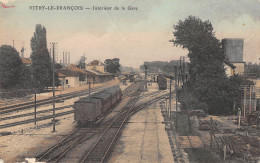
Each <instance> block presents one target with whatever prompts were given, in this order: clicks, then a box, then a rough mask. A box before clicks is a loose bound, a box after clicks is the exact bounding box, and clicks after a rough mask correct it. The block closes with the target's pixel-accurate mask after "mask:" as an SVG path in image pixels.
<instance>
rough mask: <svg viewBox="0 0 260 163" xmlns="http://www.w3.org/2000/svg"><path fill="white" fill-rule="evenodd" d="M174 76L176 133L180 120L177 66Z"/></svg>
mask: <svg viewBox="0 0 260 163" xmlns="http://www.w3.org/2000/svg"><path fill="white" fill-rule="evenodd" d="M174 74H175V92H176V95H175V100H176V106H175V113H176V123H175V125H176V126H175V128H176V131H177V123H178V120H177V113H178V112H177V111H178V96H177V91H178V85H177V82H178V75H177V66H175V71H174Z"/></svg>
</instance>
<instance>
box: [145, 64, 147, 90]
mask: <svg viewBox="0 0 260 163" xmlns="http://www.w3.org/2000/svg"><path fill="white" fill-rule="evenodd" d="M146 78H147V67H146V66H145V65H144V82H145V90H147V79H146Z"/></svg>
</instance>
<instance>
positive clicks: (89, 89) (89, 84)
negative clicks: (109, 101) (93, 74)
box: [88, 80, 91, 98]
mask: <svg viewBox="0 0 260 163" xmlns="http://www.w3.org/2000/svg"><path fill="white" fill-rule="evenodd" d="M90 94H91V81H90V80H89V82H88V97H89V98H90Z"/></svg>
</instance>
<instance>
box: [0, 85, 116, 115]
mask: <svg viewBox="0 0 260 163" xmlns="http://www.w3.org/2000/svg"><path fill="white" fill-rule="evenodd" d="M108 87H111V86H102V87H98V88H93V89H92V91H100V90H103V89H105V88H108ZM87 91H88V89H85V90H82V91H76V92H71V93H66V94H63V95H57V96H56V99H55V102H59V101H61V100H67V99H71V98H75V97H79V96H84V95H87ZM50 103H52V98H47V99H43V100H38V101H37V103H36V105H37V106H40V105H45V104H50ZM32 107H34V102H27V103H22V104H16V105H11V106H6V107H1V108H0V114H5V113H10V112H13V111H18V110H24V109H29V108H32Z"/></svg>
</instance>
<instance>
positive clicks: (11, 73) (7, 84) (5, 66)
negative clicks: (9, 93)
mask: <svg viewBox="0 0 260 163" xmlns="http://www.w3.org/2000/svg"><path fill="white" fill-rule="evenodd" d="M21 67H22V61H21V59H20V57H19V54H18V52H17V51H16V50H15V49H14V48H13V47H11V46H9V45H3V46H1V47H0V85H1V87H2V88H4V89H11V88H14V87H15V86H16V85H17V84H18V82H19V78H20V73H21Z"/></svg>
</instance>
